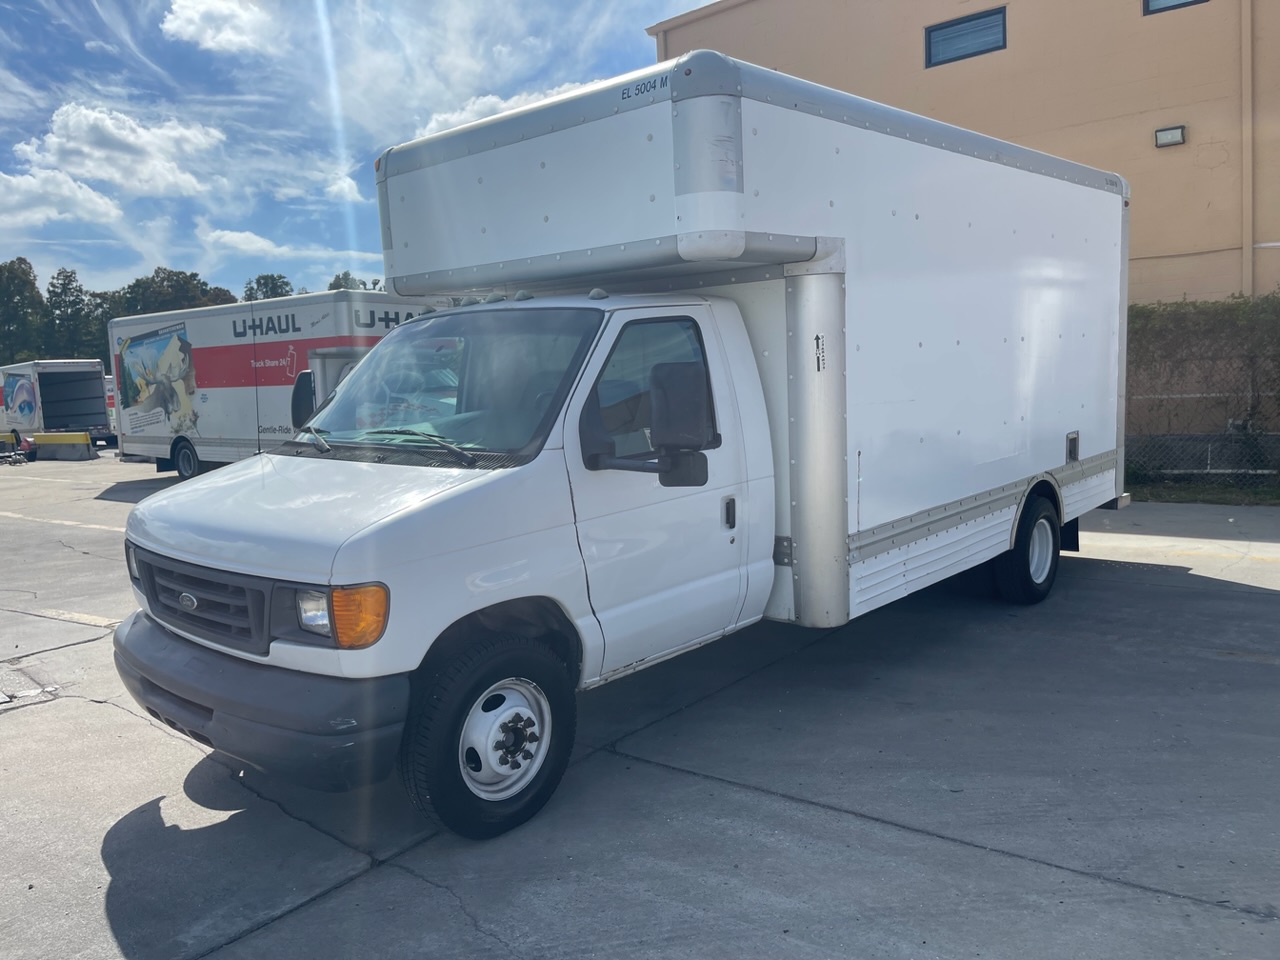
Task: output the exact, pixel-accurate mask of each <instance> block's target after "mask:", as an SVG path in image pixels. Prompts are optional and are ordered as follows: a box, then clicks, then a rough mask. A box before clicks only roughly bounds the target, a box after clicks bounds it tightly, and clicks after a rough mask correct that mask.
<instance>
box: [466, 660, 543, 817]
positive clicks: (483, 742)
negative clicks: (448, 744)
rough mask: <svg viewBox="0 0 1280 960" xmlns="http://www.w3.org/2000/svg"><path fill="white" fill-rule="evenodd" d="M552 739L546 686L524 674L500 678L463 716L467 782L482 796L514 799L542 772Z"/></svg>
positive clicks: (473, 790)
mask: <svg viewBox="0 0 1280 960" xmlns="http://www.w3.org/2000/svg"><path fill="white" fill-rule="evenodd" d="M486 708H487V709H486ZM550 742H551V703H550V701H549V700H547V695H546V694H545V693H543V692H542V688H541V687H539V686H538V685H537V684H536V683H534V682H533V681H532V680H524V679H521V678H518V677H509V678H508V679H506V680H500V681H498V682H497V683H495V684H494V685H493V686H491V687H490V688H489V689H488V690H486V691H485V692H484V693H482V694H480V696H479V697H477V698H476V700H475V702H474V703H473V704H472V705H471V709H469V710H468V711H467V716H466V719H464V720H463V723H462V732H461V734H460V735H459V737H458V769H459V771H461V773H462V782H463V783H465V784H466V785H467V789H468V790H470V791H471V792H472V793H474V794H475V795H476V796H477V797H479V798H480V799H482V800H492V801H497V800H506V799H508V798H509V797H513V796H515V795H516V794H517V793H519V792H520V791H521V790H523V789H524V788H525V787H526V786H528V785H529V783H530V782H531V781H532V780H533V778H534V777H536V776H537V775H538V771H539V770H541V769H542V764H543V762H544V761H545V760H546V757H547V751H548V749H549V744H550Z"/></svg>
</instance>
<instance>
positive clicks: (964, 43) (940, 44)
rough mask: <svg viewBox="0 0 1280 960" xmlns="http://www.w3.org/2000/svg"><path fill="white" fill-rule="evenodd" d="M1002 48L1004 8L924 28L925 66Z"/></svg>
mask: <svg viewBox="0 0 1280 960" xmlns="http://www.w3.org/2000/svg"><path fill="white" fill-rule="evenodd" d="M1156 2H1158V0H1156ZM1196 2H1199V0H1196ZM1004 48H1005V31H1004V7H998V8H997V9H995V10H985V11H983V12H982V13H973V14H970V15H969V16H967V17H959V18H958V19H955V20H948V21H947V22H946V23H938V24H935V25H934V26H932V27H925V28H924V65H925V67H926V68H927V67H936V66H938V65H939V64H942V63H950V62H951V61H953V60H964V59H965V58H966V57H976V56H977V55H978V54H980V53H990V52H991V51H992V50H1003V49H1004Z"/></svg>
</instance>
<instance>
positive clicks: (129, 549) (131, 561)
mask: <svg viewBox="0 0 1280 960" xmlns="http://www.w3.org/2000/svg"><path fill="white" fill-rule="evenodd" d="M124 562H125V563H126V564H128V566H129V576H130V577H131V578H132V579H134V580H141V579H142V573H141V572H140V571H139V570H138V558H137V556H136V555H135V554H134V552H133V544H132V543H129V542H128V541H127V540H126V541H125V544H124Z"/></svg>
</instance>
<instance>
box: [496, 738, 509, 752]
mask: <svg viewBox="0 0 1280 960" xmlns="http://www.w3.org/2000/svg"><path fill="white" fill-rule="evenodd" d="M506 745H507V741H505V740H495V741H494V743H493V749H495V750H501V749H502V748H503V747H505V746H506Z"/></svg>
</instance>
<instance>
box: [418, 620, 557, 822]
mask: <svg viewBox="0 0 1280 960" xmlns="http://www.w3.org/2000/svg"><path fill="white" fill-rule="evenodd" d="M576 728H577V702H576V699H575V697H574V684H573V678H572V676H571V674H570V671H569V668H568V667H567V666H566V665H565V663H564V661H563V660H561V659H560V658H559V657H558V656H557V655H556V654H555V653H554V652H553V651H552V650H551V649H550V648H549V647H547V646H546V645H545V644H542V643H539V642H537V641H530V640H523V639H520V638H518V637H509V636H488V637H483V638H480V639H478V640H476V642H474V643H473V644H470V645H468V646H467V647H465V648H464V649H463V651H462V652H461V653H460V654H459V655H458V656H457V657H456V658H455V659H453V660H451V661H450V662H448V663H447V664H445V665H444V666H443V667H441V668H440V669H438V670H437V671H434V672H425V673H424V674H422V675H420V676H419V677H418V678H416V679H415V683H414V692H413V703H412V705H411V707H410V711H409V720H408V723H407V724H406V726H405V733H404V740H403V741H402V742H401V748H400V775H401V778H402V779H403V781H404V785H405V789H406V791H407V792H408V794H409V799H410V800H411V801H412V802H413V804H414V806H416V807H417V808H418V809H419V810H420V811H422V813H424V814H425V815H427V816H428V817H430V818H432V819H434V820H436V821H438V822H440V823H442V824H443V825H444V826H446V827H448V828H449V829H450V830H453V831H454V832H456V833H459V834H461V835H462V836H464V837H470V838H472V839H474V840H484V839H488V838H489V837H496V836H498V835H499V834H501V833H505V832H506V831H508V830H510V829H512V828H513V827H517V826H519V825H520V824H522V823H524V822H525V821H526V820H528V819H529V818H530V817H532V816H533V815H534V814H535V813H537V812H538V811H539V810H541V809H542V807H543V806H544V805H545V804H546V802H547V801H548V800H549V799H550V798H551V794H552V793H554V792H555V789H556V787H557V786H558V785H559V784H560V779H561V778H562V777H563V776H564V771H565V768H566V767H567V766H568V765H569V753H570V751H572V749H573V739H574V735H575V733H576Z"/></svg>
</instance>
